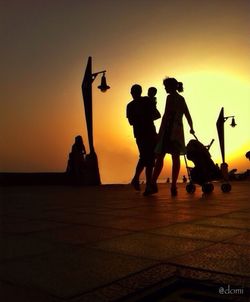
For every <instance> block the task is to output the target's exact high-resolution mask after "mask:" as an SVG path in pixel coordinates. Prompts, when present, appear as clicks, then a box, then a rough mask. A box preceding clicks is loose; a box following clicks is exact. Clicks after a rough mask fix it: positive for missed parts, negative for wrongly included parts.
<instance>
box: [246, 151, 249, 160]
mask: <svg viewBox="0 0 250 302" xmlns="http://www.w3.org/2000/svg"><path fill="white" fill-rule="evenodd" d="M246 158H247V159H249V160H250V151H247V153H246Z"/></svg>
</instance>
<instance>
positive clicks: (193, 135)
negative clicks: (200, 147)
mask: <svg viewBox="0 0 250 302" xmlns="http://www.w3.org/2000/svg"><path fill="white" fill-rule="evenodd" d="M192 135H193V136H194V137H195V139H196V140H197V141H199V139H198V137H197V136H196V135H195V134H194V133H192Z"/></svg>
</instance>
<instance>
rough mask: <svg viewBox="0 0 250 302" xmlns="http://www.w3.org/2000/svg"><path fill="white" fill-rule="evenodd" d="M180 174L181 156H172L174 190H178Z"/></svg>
mask: <svg viewBox="0 0 250 302" xmlns="http://www.w3.org/2000/svg"><path fill="white" fill-rule="evenodd" d="M179 172H180V154H172V188H176V183H177V179H178V176H179Z"/></svg>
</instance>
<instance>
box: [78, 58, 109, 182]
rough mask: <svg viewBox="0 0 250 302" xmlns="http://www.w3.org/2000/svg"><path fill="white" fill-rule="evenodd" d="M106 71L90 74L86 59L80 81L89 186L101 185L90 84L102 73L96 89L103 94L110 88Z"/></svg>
mask: <svg viewBox="0 0 250 302" xmlns="http://www.w3.org/2000/svg"><path fill="white" fill-rule="evenodd" d="M105 72H106V70H103V71H100V72H96V73H92V57H89V58H88V62H87V66H86V70H85V74H84V78H83V81H82V95H83V102H84V108H85V119H86V125H87V132H88V142H89V150H90V153H89V154H88V155H87V175H86V183H87V184H91V185H99V184H101V179H100V173H99V166H98V159H97V155H96V153H95V148H94V141H93V110H92V83H93V81H94V80H95V78H96V77H97V75H98V74H100V73H102V74H103V75H102V81H101V85H100V86H98V88H99V89H100V90H101V91H102V92H105V91H106V90H107V89H109V88H110V87H109V86H108V85H107V83H106V78H105Z"/></svg>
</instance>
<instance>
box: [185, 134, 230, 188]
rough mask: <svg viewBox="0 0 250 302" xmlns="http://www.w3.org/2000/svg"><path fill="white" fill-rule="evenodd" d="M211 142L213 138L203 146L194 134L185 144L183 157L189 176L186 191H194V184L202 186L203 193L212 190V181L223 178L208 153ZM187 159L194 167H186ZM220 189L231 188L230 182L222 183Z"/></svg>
mask: <svg viewBox="0 0 250 302" xmlns="http://www.w3.org/2000/svg"><path fill="white" fill-rule="evenodd" d="M213 142H214V139H213V140H212V141H211V143H210V144H209V145H208V146H204V145H203V144H202V143H201V142H200V141H199V140H198V139H197V137H196V136H195V139H192V140H190V141H189V143H188V144H187V147H186V155H184V159H185V164H186V169H187V173H188V178H189V183H188V184H187V186H186V191H187V192H188V193H194V192H195V189H196V187H195V184H199V185H200V186H202V191H203V192H204V193H210V192H212V191H213V190H214V185H213V184H212V181H214V180H220V179H222V178H223V174H222V172H221V170H220V168H219V167H218V165H216V164H215V163H214V162H213V160H212V158H211V155H210V153H209V149H210V147H211V146H212V144H213ZM187 159H188V160H191V161H192V162H193V163H194V165H195V167H193V168H191V167H188V164H187ZM221 190H222V191H223V192H229V191H230V190H231V186H230V184H229V183H224V184H222V185H221Z"/></svg>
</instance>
